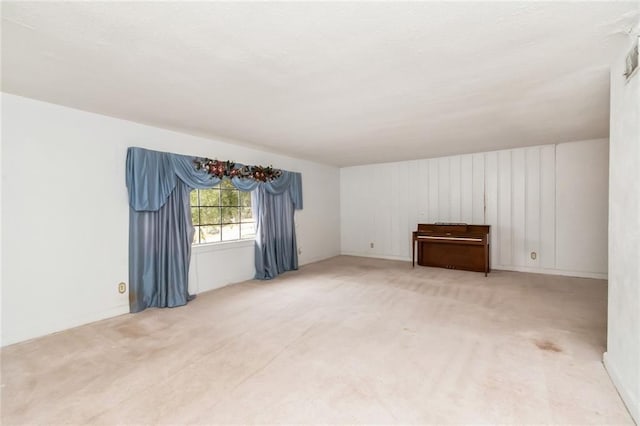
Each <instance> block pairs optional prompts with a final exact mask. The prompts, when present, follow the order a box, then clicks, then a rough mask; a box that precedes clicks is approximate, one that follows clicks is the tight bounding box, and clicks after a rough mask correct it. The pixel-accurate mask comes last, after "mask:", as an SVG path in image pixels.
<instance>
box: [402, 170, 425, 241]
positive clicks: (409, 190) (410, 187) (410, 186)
mask: <svg viewBox="0 0 640 426" xmlns="http://www.w3.org/2000/svg"><path fill="white" fill-rule="evenodd" d="M420 175H421V171H420V162H419V161H415V160H414V161H408V162H407V163H406V178H405V179H406V180H405V182H404V185H403V186H404V188H406V198H407V221H408V223H409V227H410V228H411V230H414V228H415V226H416V224H417V223H420V222H421V220H420V213H421V212H425V216H426V207H427V204H426V201H427V197H426V196H424V195H423V194H422V191H423V190H422V186H425V185H421V182H420V179H415V178H414V177H415V176H420ZM423 204H424V206H423ZM400 207H401V206H400Z"/></svg>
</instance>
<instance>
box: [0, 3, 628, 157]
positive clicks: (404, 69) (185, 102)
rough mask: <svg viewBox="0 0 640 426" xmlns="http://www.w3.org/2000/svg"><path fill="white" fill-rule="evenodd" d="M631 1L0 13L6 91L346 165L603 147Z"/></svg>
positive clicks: (28, 7) (44, 7)
mask: <svg viewBox="0 0 640 426" xmlns="http://www.w3.org/2000/svg"><path fill="white" fill-rule="evenodd" d="M639 4H640V3H639V2H637V1H636V2H583V3H581V2H555V3H554V2H550V3H537V2H496V3H490V2H472V3H463V2H407V3H405V2H311V3H309V2H255V3H247V2H244V3H243V2H214V3H212V2H193V3H191V2H190V3H181V2H125V3H120V2H42V3H31V2H2V90H3V91H5V92H8V93H14V94H18V95H22V96H27V97H31V98H35V99H41V100H44V101H48V102H53V103H56V104H60V105H66V106H69V107H73V108H78V109H82V110H86V111H92V112H96V113H100V114H105V115H109V116H113V117H119V118H124V119H127V120H131V121H136V122H140V123H145V124H149V125H153V126H158V127H162V128H167V129H172V130H176V131H180V132H184V133H189V134H194V135H198V136H205V137H208V138H213V139H218V140H227V141H234V142H236V143H241V144H244V145H247V146H253V147H258V148H261V149H267V150H269V151H273V152H277V153H282V154H287V155H291V156H294V157H299V158H305V159H309V160H314V161H318V162H322V163H326V164H333V165H337V166H347V165H356V164H369V163H379V162H386V161H397V160H407V159H414V158H427V157H437V156H443V155H451V154H461V153H470V152H480V151H490V150H495V149H503V148H512V147H520V146H530V145H539V144H547V143H557V142H566V141H573V140H583V139H591V138H600V137H607V136H608V133H609V75H608V74H609V64H610V63H611V60H612V58H613V54H618V53H619V52H618V49H620V48H621V46H622V45H623V44H624V43H625V38H626V35H625V33H626V32H628V31H629V29H630V28H631V27H632V26H633V24H634V23H637V22H638V16H639V14H638V11H639Z"/></svg>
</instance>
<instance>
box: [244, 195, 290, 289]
mask: <svg viewBox="0 0 640 426" xmlns="http://www.w3.org/2000/svg"><path fill="white" fill-rule="evenodd" d="M251 204H252V205H253V214H254V217H255V219H256V244H255V253H256V257H255V258H256V261H255V263H256V278H257V279H259V280H270V279H272V278H275V277H276V276H278V275H279V274H281V273H283V272H285V271H291V270H295V269H298V248H297V245H296V230H295V223H294V219H293V216H294V208H293V202H292V201H291V196H290V195H289V192H288V191H285V192H283V193H281V194H271V193H269V192H268V191H267V190H266V188H264V187H258V188H256V190H255V191H254V192H253V193H252V194H251Z"/></svg>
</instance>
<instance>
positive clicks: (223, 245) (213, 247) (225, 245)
mask: <svg viewBox="0 0 640 426" xmlns="http://www.w3.org/2000/svg"><path fill="white" fill-rule="evenodd" d="M254 243H255V239H254V238H251V239H247V240H237V241H224V242H220V243H209V244H194V245H192V246H191V248H192V249H193V251H194V252H196V253H206V252H210V251H220V250H235V249H240V248H245V247H253V244H254Z"/></svg>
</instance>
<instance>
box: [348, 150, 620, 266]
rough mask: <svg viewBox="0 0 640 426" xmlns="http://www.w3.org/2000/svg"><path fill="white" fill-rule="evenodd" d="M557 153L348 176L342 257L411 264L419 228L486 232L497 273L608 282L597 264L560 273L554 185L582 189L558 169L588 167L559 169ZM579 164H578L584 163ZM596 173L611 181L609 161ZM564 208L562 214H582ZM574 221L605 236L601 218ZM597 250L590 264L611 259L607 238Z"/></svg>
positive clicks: (357, 170) (441, 161) (358, 171)
mask: <svg viewBox="0 0 640 426" xmlns="http://www.w3.org/2000/svg"><path fill="white" fill-rule="evenodd" d="M574 144H575V143H574ZM578 144H580V143H578ZM603 145H604V147H605V148H606V146H607V141H606V140H598V141H586V142H585V144H584V146H582V145H578V146H577V147H576V146H573V148H572V151H575V150H576V149H578V150H580V149H582V150H583V151H588V152H589V153H590V154H589V155H588V157H593V155H592V151H593V150H594V149H596V150H601V147H602V146H603ZM558 146H559V145H542V146H536V147H529V148H522V149H512V150H504V151H494V152H486V153H478V154H469V155H459V156H451V157H442V158H433V159H424V160H415V161H404V162H397V163H385V164H374V165H367V166H356V167H347V168H343V169H341V178H340V181H341V198H340V202H341V228H342V230H341V244H342V253H343V254H352V255H361V256H362V255H364V256H374V257H384V258H392V259H402V260H407V259H409V258H410V256H411V239H410V235H411V231H413V230H415V229H416V225H417V223H432V222H466V223H475V224H489V225H491V226H492V235H491V242H492V247H491V262H492V265H493V267H494V268H496V269H514V270H523V271H534V272H537V271H539V272H551V273H565V274H569V275H581V276H595V277H602V276H603V274H606V263H605V267H604V268H603V267H602V262H594V265H595V266H593V267H592V266H585V265H587V264H588V263H589V262H586V263H583V266H582V267H580V268H579V269H578V270H574V269H571V268H569V269H567V268H558V264H557V257H558V253H557V247H558V242H557V241H556V237H557V235H556V234H557V232H556V225H557V224H556V218H557V213H558V212H557V211H556V209H557V205H558V203H557V202H556V194H557V185H558V184H560V185H561V186H562V185H565V184H566V185H568V186H569V187H571V186H575V184H576V182H577V185H578V186H579V185H580V182H581V180H582V179H583V178H584V176H577V175H576V176H569V177H568V178H567V182H564V181H563V182H560V183H558V182H557V167H562V171H563V173H562V175H563V176H564V175H566V174H567V173H569V174H570V173H572V171H574V170H578V171H579V173H584V170H583V169H584V167H583V168H576V167H569V166H566V165H563V164H558V162H557V161H556V150H557V149H558ZM594 146H595V148H594ZM568 161H573V160H571V159H569V160H568ZM575 161H581V156H580V155H578V156H577V157H576V158H575ZM598 167H599V168H600V169H602V168H603V167H604V175H603V176H606V170H608V161H607V159H606V158H605V159H604V160H603V161H601V162H600V163H599V164H598ZM565 169H566V170H565ZM580 170H583V171H580ZM600 175H602V174H601V173H600V174H599V176H600ZM591 180H593V179H591ZM605 180H606V177H605ZM562 187H563V188H564V186H562ZM604 187H606V182H605V186H604ZM596 199H597V200H599V201H598V202H600V201H602V200H604V201H603V202H604V208H605V210H606V202H607V201H606V194H604V198H603V196H602V194H596ZM564 201H565V202H564V203H563V205H564V206H565V207H564V208H565V209H571V208H578V207H579V206H573V207H572V206H571V201H570V200H569V203H566V201H567V200H564ZM576 213H577V214H581V215H582V216H581V217H582V218H583V220H581V223H583V224H585V225H589V226H594V227H600V228H601V229H604V230H606V227H607V223H606V220H605V222H604V223H600V222H602V219H601V218H600V216H598V215H595V217H594V218H593V219H591V216H592V215H591V214H590V212H576ZM561 216H562V217H565V216H566V212H563V214H562V215H561ZM591 222H593V223H591ZM585 231H586V232H589V231H588V230H585ZM598 235H599V236H600V237H601V235H602V234H601V233H600V234H598ZM595 243H596V244H599V245H600V248H597V249H595V250H594V248H593V247H591V248H590V251H589V250H588V251H589V256H591V257H597V256H599V255H600V254H602V255H604V256H605V259H606V250H607V242H606V235H605V241H595ZM371 245H373V247H371ZM561 246H562V247H563V249H564V250H571V251H574V252H575V251H578V252H580V251H581V250H584V247H580V246H579V245H576V244H572V243H571V241H563V244H561ZM532 252H535V258H532V256H531V253H532ZM600 252H602V253H600ZM573 257H575V253H574V255H573ZM569 266H571V265H569Z"/></svg>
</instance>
